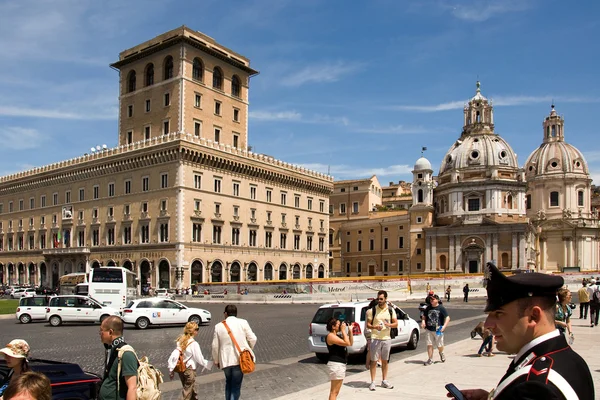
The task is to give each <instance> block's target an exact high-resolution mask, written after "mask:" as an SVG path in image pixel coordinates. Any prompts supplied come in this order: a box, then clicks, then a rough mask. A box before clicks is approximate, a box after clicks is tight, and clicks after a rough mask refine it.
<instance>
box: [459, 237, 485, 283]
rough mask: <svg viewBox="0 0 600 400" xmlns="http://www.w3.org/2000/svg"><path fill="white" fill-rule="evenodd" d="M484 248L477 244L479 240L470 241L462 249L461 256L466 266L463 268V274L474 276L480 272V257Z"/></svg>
mask: <svg viewBox="0 0 600 400" xmlns="http://www.w3.org/2000/svg"><path fill="white" fill-rule="evenodd" d="M483 251H484V247H483V245H482V244H481V243H479V239H471V242H470V243H469V244H468V245H467V246H465V247H464V250H463V254H464V258H463V259H464V260H465V262H466V265H465V266H464V270H465V272H468V273H469V274H476V273H478V272H480V270H481V257H482V255H483Z"/></svg>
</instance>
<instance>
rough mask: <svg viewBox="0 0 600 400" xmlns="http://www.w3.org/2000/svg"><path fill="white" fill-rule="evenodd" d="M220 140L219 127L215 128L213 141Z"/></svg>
mask: <svg viewBox="0 0 600 400" xmlns="http://www.w3.org/2000/svg"><path fill="white" fill-rule="evenodd" d="M220 141H221V130H220V129H219V128H215V142H220Z"/></svg>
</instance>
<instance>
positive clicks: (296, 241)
mask: <svg viewBox="0 0 600 400" xmlns="http://www.w3.org/2000/svg"><path fill="white" fill-rule="evenodd" d="M294 250H300V235H294Z"/></svg>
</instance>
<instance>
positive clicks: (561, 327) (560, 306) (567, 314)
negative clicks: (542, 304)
mask: <svg viewBox="0 0 600 400" xmlns="http://www.w3.org/2000/svg"><path fill="white" fill-rule="evenodd" d="M569 303H571V292H570V291H569V289H566V288H562V289H560V290H559V291H558V302H556V310H555V314H554V325H555V326H556V329H558V331H559V332H560V333H561V334H563V335H567V337H568V338H573V331H572V330H571V314H572V311H571V307H569Z"/></svg>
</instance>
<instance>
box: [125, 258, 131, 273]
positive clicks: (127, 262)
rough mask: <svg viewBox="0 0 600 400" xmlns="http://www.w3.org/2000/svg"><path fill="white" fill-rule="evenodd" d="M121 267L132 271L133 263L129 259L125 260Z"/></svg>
mask: <svg viewBox="0 0 600 400" xmlns="http://www.w3.org/2000/svg"><path fill="white" fill-rule="evenodd" d="M123 268H127V269H128V270H130V271H132V272H133V264H132V263H131V261H129V260H125V262H124V263H123Z"/></svg>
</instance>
